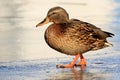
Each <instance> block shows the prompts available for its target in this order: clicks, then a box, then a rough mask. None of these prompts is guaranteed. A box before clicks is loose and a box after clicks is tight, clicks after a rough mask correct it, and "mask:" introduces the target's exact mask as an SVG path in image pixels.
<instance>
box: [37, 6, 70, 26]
mask: <svg viewBox="0 0 120 80" xmlns="http://www.w3.org/2000/svg"><path fill="white" fill-rule="evenodd" d="M68 20H69V15H68V13H67V12H66V10H65V9H63V8H62V7H53V8H51V9H50V10H49V11H48V13H47V16H46V18H45V19H44V20H43V21H42V22H40V23H39V24H38V25H36V27H38V26H42V25H44V24H47V23H49V22H53V23H55V24H58V23H66V22H67V21H68Z"/></svg>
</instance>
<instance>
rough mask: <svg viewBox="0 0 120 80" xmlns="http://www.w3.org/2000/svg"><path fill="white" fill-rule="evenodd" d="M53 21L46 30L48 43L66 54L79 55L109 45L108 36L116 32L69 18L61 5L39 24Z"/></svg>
mask: <svg viewBox="0 0 120 80" xmlns="http://www.w3.org/2000/svg"><path fill="white" fill-rule="evenodd" d="M48 22H53V24H51V25H50V26H49V27H48V28H47V29H46V31H45V40H46V42H47V44H48V45H49V46H50V47H51V48H53V49H55V50H57V51H60V52H62V53H64V54H67V55H77V54H83V53H85V52H87V51H90V50H98V49H102V48H104V47H108V46H109V45H110V43H108V42H107V40H106V38H107V37H112V36H113V35H114V34H112V33H109V32H106V31H102V30H101V29H100V28H98V27H96V26H94V25H92V24H90V23H87V22H83V21H80V20H77V19H69V15H68V13H67V12H66V11H65V10H64V9H63V8H61V7H54V8H52V9H50V10H49V11H48V14H47V17H46V18H45V19H44V20H43V21H42V22H40V23H39V24H38V25H37V26H42V25H44V24H46V23H48Z"/></svg>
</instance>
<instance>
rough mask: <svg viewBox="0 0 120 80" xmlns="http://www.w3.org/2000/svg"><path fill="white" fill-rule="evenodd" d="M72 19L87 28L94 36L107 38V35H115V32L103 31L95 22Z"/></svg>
mask: <svg viewBox="0 0 120 80" xmlns="http://www.w3.org/2000/svg"><path fill="white" fill-rule="evenodd" d="M71 21H73V22H76V23H79V25H80V26H82V27H83V28H84V29H85V30H87V31H89V32H91V35H92V36H94V37H95V38H98V39H103V40H106V38H107V37H112V36H114V34H113V33H110V32H107V31H103V30H101V29H100V28H98V27H96V26H95V25H93V24H90V23H87V22H83V21H80V20H77V19H71Z"/></svg>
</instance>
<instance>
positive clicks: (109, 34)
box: [104, 31, 115, 37]
mask: <svg viewBox="0 0 120 80" xmlns="http://www.w3.org/2000/svg"><path fill="white" fill-rule="evenodd" d="M104 33H106V34H107V35H108V37H112V36H115V35H114V34H113V33H110V32H106V31H104Z"/></svg>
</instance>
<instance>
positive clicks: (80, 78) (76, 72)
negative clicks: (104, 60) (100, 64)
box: [50, 66, 105, 80]
mask: <svg viewBox="0 0 120 80" xmlns="http://www.w3.org/2000/svg"><path fill="white" fill-rule="evenodd" d="M50 80H105V76H104V75H103V74H100V73H90V72H89V71H87V70H86V66H81V67H80V68H79V67H77V68H71V69H62V71H61V72H60V73H57V74H55V75H54V76H52V78H51V79H50Z"/></svg>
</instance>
